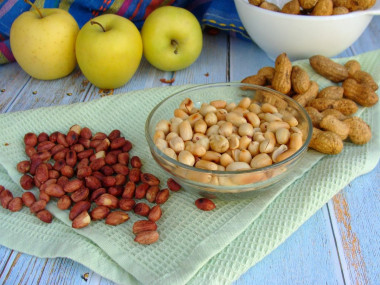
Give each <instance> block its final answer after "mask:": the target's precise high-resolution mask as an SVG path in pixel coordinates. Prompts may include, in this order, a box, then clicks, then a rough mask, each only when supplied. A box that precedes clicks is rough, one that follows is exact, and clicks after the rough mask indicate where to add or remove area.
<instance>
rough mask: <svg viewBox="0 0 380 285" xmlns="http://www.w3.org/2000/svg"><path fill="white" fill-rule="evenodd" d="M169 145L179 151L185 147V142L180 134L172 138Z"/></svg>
mask: <svg viewBox="0 0 380 285" xmlns="http://www.w3.org/2000/svg"><path fill="white" fill-rule="evenodd" d="M169 146H170V148H172V149H173V150H174V151H175V152H176V153H179V152H180V151H182V150H184V149H185V143H184V141H183V139H182V138H181V137H179V136H177V137H174V138H172V139H171V140H170V141H169Z"/></svg>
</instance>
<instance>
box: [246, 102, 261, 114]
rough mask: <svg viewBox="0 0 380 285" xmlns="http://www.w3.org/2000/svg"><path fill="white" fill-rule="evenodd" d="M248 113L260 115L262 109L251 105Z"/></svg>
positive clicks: (253, 104)
mask: <svg viewBox="0 0 380 285" xmlns="http://www.w3.org/2000/svg"><path fill="white" fill-rule="evenodd" d="M248 111H250V112H252V113H255V114H259V113H261V107H260V105H259V104H256V103H252V104H251V105H249V107H248Z"/></svg>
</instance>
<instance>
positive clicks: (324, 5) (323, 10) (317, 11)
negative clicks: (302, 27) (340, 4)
mask: <svg viewBox="0 0 380 285" xmlns="http://www.w3.org/2000/svg"><path fill="white" fill-rule="evenodd" d="M333 6H334V4H333V1H332V0H318V1H317V4H315V6H314V8H313V11H312V12H311V15H313V16H330V15H332V14H333Z"/></svg>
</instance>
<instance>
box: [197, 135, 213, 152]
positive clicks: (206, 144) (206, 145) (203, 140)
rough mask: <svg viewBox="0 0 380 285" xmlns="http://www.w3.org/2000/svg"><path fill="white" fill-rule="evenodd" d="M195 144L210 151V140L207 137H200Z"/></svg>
mask: <svg viewBox="0 0 380 285" xmlns="http://www.w3.org/2000/svg"><path fill="white" fill-rule="evenodd" d="M195 143H196V144H198V145H201V146H203V147H204V148H205V149H206V150H209V149H210V139H209V138H208V137H202V138H200V139H199V140H198V141H196V142H195Z"/></svg>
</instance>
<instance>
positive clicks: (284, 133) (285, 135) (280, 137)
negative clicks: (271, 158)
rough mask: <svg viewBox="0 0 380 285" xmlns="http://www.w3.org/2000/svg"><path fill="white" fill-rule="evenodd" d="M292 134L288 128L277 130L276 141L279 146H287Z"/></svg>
mask: <svg viewBox="0 0 380 285" xmlns="http://www.w3.org/2000/svg"><path fill="white" fill-rule="evenodd" d="M289 137H290V132H289V130H288V129H287V128H279V129H277V130H276V141H277V142H278V143H279V144H287V143H288V141H289Z"/></svg>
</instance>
